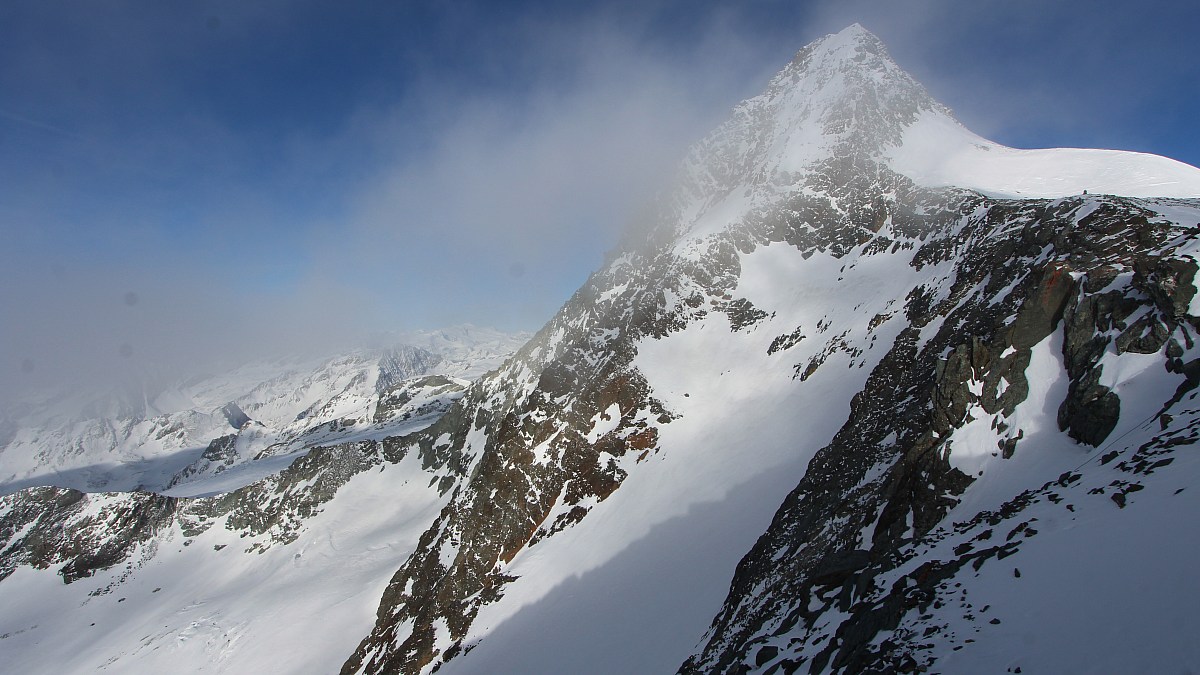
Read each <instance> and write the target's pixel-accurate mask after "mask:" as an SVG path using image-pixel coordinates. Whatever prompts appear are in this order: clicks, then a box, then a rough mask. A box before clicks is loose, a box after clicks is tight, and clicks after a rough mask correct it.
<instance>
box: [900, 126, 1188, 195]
mask: <svg viewBox="0 0 1200 675" xmlns="http://www.w3.org/2000/svg"><path fill="white" fill-rule="evenodd" d="M886 156H887V159H888V162H889V164H890V166H891V167H892V168H893V169H894V170H896V171H898V172H899V173H902V174H904V175H906V176H908V177H909V178H912V179H913V180H914V181H916V182H917V183H919V184H921V185H925V186H928V187H946V186H955V187H962V188H968V189H972V190H978V191H979V192H982V193H984V194H986V195H989V196H993V197H1000V198H1005V197H1010V198H1022V197H1024V198H1030V199H1034V198H1045V199H1053V198H1058V197H1067V196H1070V195H1078V194H1082V193H1084V192H1089V193H1092V194H1113V195H1122V196H1126V197H1200V169H1197V168H1196V167H1194V166H1191V165H1188V164H1184V163H1183V162H1177V161H1175V160H1173V159H1168V158H1166V157H1160V156H1158V155H1150V154H1146V153H1141V152H1128V151H1122V150H1090V149H1080V148H1050V149H1043V150H1018V149H1014V148H1009V147H1005V146H1003V145H1000V144H999V143H993V142H992V141H988V140H985V139H983V138H980V137H979V136H976V135H975V134H973V133H971V132H970V131H968V130H967V129H965V128H964V127H963V126H962V125H961V124H959V123H958V122H957V121H956V120H954V119H953V118H952V117H949V116H948V115H945V114H941V113H939V112H934V111H926V112H923V113H922V114H921V116H920V117H919V118H918V119H917V121H916V122H915V123H913V124H912V125H910V126H909V127H908V128H907V129H906V130H905V132H904V136H903V139H902V140H901V141H900V143H899V144H898V145H896V146H895V147H893V148H890V149H889V150H888V151H887V153H886Z"/></svg>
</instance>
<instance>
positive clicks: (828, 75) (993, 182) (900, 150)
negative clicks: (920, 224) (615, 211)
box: [668, 24, 1200, 250]
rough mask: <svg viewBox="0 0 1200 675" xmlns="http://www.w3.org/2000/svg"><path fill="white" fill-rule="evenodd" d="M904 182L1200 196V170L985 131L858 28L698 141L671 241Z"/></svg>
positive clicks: (798, 64)
mask: <svg viewBox="0 0 1200 675" xmlns="http://www.w3.org/2000/svg"><path fill="white" fill-rule="evenodd" d="M852 176H854V177H856V178H855V179H854V180H850V178H851V177H852ZM906 184H907V185H909V186H914V185H915V186H919V187H927V188H962V189H967V190H973V191H975V192H979V193H982V194H986V195H990V196H997V197H1017V198H1026V197H1032V198H1061V197H1068V196H1072V195H1079V194H1083V193H1085V192H1091V193H1099V194H1115V195H1121V196H1127V197H1176V198H1186V197H1195V196H1198V195H1200V169H1197V168H1195V167H1192V166H1189V165H1187V164H1183V163H1182V162H1177V161H1175V160H1171V159H1167V158H1165V157H1159V156H1157V155H1149V154H1145V153H1136V152H1125V151H1118V150H1080V149H1072V148H1052V149H1040V150H1020V149H1014V148H1009V147H1006V146H1004V145H1001V144H999V143H995V142H993V141H990V140H987V139H985V138H982V137H980V136H978V135H976V134H974V133H972V132H971V131H969V130H968V129H967V128H966V127H964V126H963V125H962V124H961V123H960V122H959V121H958V120H956V119H955V118H954V116H953V114H952V113H951V111H950V110H949V109H948V108H947V107H945V106H944V105H942V104H941V103H939V102H937V101H936V100H934V99H933V98H932V97H931V96H930V95H929V93H928V92H927V91H926V90H925V88H924V87H923V86H922V85H921V84H920V83H919V82H917V81H916V80H915V79H914V78H913V77H912V76H910V75H909V74H908V73H906V72H905V71H904V70H903V69H902V68H901V67H900V66H899V65H897V64H896V62H895V61H893V60H892V58H891V56H889V54H888V51H887V49H886V47H885V46H884V45H883V43H882V42H881V41H880V40H879V39H878V38H877V37H875V36H874V35H873V34H871V33H870V32H869V31H867V30H866V29H865V28H863V27H862V26H860V25H858V24H854V25H851V26H849V27H848V28H846V29H844V30H842V31H841V32H838V33H835V34H831V35H827V36H825V37H823V38H821V39H819V40H816V41H814V42H812V43H811V44H809V45H808V46H806V47H804V48H803V49H801V50H800V51H799V52H798V53H797V54H796V56H795V58H793V59H792V61H791V62H790V63H789V64H788V65H787V66H786V67H784V68H783V69H782V70H781V71H780V72H779V73H778V74H776V75H775V76H774V77H773V78H772V79H771V81H770V83H769V84H768V86H767V88H766V90H765V91H764V92H763V93H762V94H760V95H758V96H755V97H753V98H750V99H747V100H746V101H743V102H742V103H740V104H738V105H737V106H736V107H735V108H734V110H733V113H732V115H731V116H730V118H729V120H728V121H726V122H725V123H724V124H722V125H721V126H720V127H718V128H717V129H716V130H715V131H713V132H712V133H711V134H709V136H708V137H707V138H705V139H704V140H702V141H701V142H700V143H698V144H696V145H695V146H693V148H692V150H691V152H690V153H689V155H688V158H687V160H686V161H685V163H684V168H683V173H682V178H681V180H680V183H679V186H678V188H677V189H676V191H675V192H674V193H673V195H672V197H673V199H672V202H671V205H670V208H671V211H672V213H671V214H670V217H669V218H668V220H670V221H672V223H673V224H674V227H675V231H674V232H673V234H672V236H671V237H669V238H670V239H673V240H675V241H677V242H679V243H680V244H681V246H682V249H687V248H689V247H691V244H689V243H688V242H694V241H696V240H701V239H705V238H706V237H708V236H709V235H712V234H716V233H718V232H721V231H723V230H726V229H728V228H729V227H730V226H735V225H737V224H738V223H740V222H741V221H742V220H743V219H744V217H745V216H746V214H750V213H755V212H758V213H763V212H765V211H768V210H771V209H774V208H777V207H778V205H779V204H781V203H783V202H785V201H787V200H789V199H792V198H793V197H796V196H798V195H809V196H817V197H819V198H830V199H832V201H833V202H835V203H837V202H845V201H846V199H845V198H846V196H847V195H844V194H843V195H835V194H831V193H830V191H829V188H830V186H841V187H845V186H847V185H857V187H856V188H855V189H856V191H857V192H858V193H860V194H865V193H867V192H874V193H884V194H890V193H894V192H895V190H897V189H903V187H904V185H906ZM677 250H680V249H677Z"/></svg>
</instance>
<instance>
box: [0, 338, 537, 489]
mask: <svg viewBox="0 0 1200 675" xmlns="http://www.w3.org/2000/svg"><path fill="white" fill-rule="evenodd" d="M528 338H529V335H528V334H527V333H516V334H508V333H502V332H500V331H496V330H493V329H488V328H478V327H475V326H470V325H464V326H456V327H452V328H446V329H441V330H431V331H414V332H408V333H395V334H389V335H386V336H384V340H385V344H386V345H387V347H385V348H379V349H366V350H357V351H354V352H351V353H348V354H343V355H339V356H333V357H328V356H324V357H319V358H311V357H288V358H277V359H269V360H261V361H255V362H251V363H248V364H245V365H242V366H240V367H238V368H235V369H232V370H231V371H229V372H223V373H217V374H213V375H210V376H205V377H197V378H192V379H191V380H188V381H186V382H180V383H176V384H173V385H170V386H166V387H162V386H160V387H159V388H157V389H155V390H154V391H155V392H156V393H154V394H153V395H152V396H149V397H147V396H145V395H144V393H145V390H144V389H143V390H142V391H135V392H125V391H117V390H114V391H112V392H110V393H109V394H108V395H104V394H97V393H95V392H79V393H77V394H75V395H73V396H46V397H45V399H44V400H42V401H38V402H36V404H35V405H31V406H30V411H29V412H27V413H26V414H24V415H22V416H19V417H18V418H17V419H16V420H15V421H14V422H15V424H16V427H17V428H16V430H15V433H14V436H13V438H12V439H11V440H10V441H8V442H7V445H5V446H0V494H6V493H10V492H15V491H16V490H19V489H21V488H24V487H31V486H39V485H55V486H59V487H69V488H74V489H77V490H83V491H86V492H95V491H117V490H134V489H142V490H152V491H159V492H163V493H166V494H171V495H175V496H191V495H199V494H210V493H214V492H221V491H228V490H232V489H235V488H237V487H241V486H242V485H246V484H249V483H251V482H253V481H255V480H258V479H259V478H262V477H264V476H267V475H270V474H271V473H274V472H277V471H279V470H281V469H283V468H285V467H286V466H287V465H288V464H290V463H291V462H292V461H294V460H295V459H297V458H298V457H301V456H303V454H304V453H305V452H307V450H308V449H310V448H312V447H314V446H316V445H320V444H331V443H342V442H348V441H354V440H366V439H372V438H383V437H386V436H389V435H399V434H403V433H409V432H412V431H415V430H417V429H419V428H421V427H422V426H427V425H428V424H429V423H431V422H432V421H433V418H429V417H428V416H427V417H426V418H424V419H421V418H417V419H408V420H405V421H404V422H402V423H400V424H384V425H380V424H375V423H373V422H374V420H373V415H374V412H375V406H376V403H377V401H378V394H379V392H378V391H377V386H376V385H377V382H378V380H379V378H380V377H381V360H382V359H385V358H386V357H387V355H388V354H389V353H391V351H392V350H393V349H395V348H397V346H401V347H403V348H410V347H416V348H420V349H423V350H426V351H427V352H428V353H429V354H432V355H435V356H436V358H437V359H438V360H437V363H436V365H433V366H431V367H428V368H419V369H417V370H414V371H413V372H411V373H409V376H419V375H424V374H432V373H437V374H441V375H445V376H448V377H450V378H453V379H455V380H457V381H458V382H459V383H461V384H463V385H465V384H467V382H468V381H470V380H472V379H475V378H477V377H479V376H480V375H482V374H484V373H486V372H488V371H490V370H494V369H495V368H497V367H498V366H499V365H500V364H501V363H502V362H503V361H504V359H506V358H508V357H509V356H510V355H511V354H512V353H513V352H514V351H516V350H517V348H519V347H520V346H521V345H522V344H524V342H525V341H526V340H528ZM412 366H414V367H417V366H421V364H420V363H415V364H412ZM230 402H233V403H235V404H236V405H238V406H240V408H241V410H243V411H244V412H245V414H246V415H247V416H248V417H249V418H250V419H251V420H253V421H254V423H253V424H252V426H251V427H249V428H247V429H245V430H242V432H241V433H239V430H237V429H235V428H233V427H232V426H231V425H230V422H229V421H228V420H227V419H226V416H225V415H224V414H223V413H222V412H221V408H222V406H224V405H226V404H227V403H230ZM420 403H421V401H416V402H414V404H413V406H412V407H413V408H417V407H419V404H420ZM347 421H353V422H354V424H353V426H348V425H341V426H338V427H337V428H331V427H330V426H329V423H332V422H339V423H344V422H347ZM422 422H423V423H422ZM322 425H325V426H322ZM234 433H239V438H238V452H239V455H240V457H239V460H238V465H237V466H236V467H222V468H223V469H225V468H229V469H231V470H229V471H223V473H222V475H220V476H210V478H213V479H214V480H213V481H212V484H211V485H199V484H196V485H192V486H191V487H186V488H185V487H176V486H175V485H173V484H172V479H173V478H174V477H175V476H176V475H177V474H178V473H179V472H180V471H182V470H184V469H185V468H187V467H188V466H189V465H191V464H192V463H193V462H196V461H197V460H199V459H200V457H201V453H202V452H203V451H204V449H205V447H206V446H207V445H208V444H209V442H211V441H212V440H213V439H216V438H218V437H221V436H225V435H228V434H234ZM260 455H261V456H262V459H261V460H260V461H257V462H250V461H245V462H243V461H242V460H251V459H253V458H255V457H258V456H260ZM189 482H190V481H189Z"/></svg>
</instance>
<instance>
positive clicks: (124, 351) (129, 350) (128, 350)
mask: <svg viewBox="0 0 1200 675" xmlns="http://www.w3.org/2000/svg"><path fill="white" fill-rule="evenodd" d="M118 351H119V352H120V354H121V357H122V358H126V359H127V358H129V357H131V356H133V345H131V344H129V343H128V342H126V343H124V344H122V345H121V348H120V349H119V350H118Z"/></svg>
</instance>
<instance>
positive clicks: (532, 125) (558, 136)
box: [0, 0, 1200, 382]
mask: <svg viewBox="0 0 1200 675" xmlns="http://www.w3.org/2000/svg"><path fill="white" fill-rule="evenodd" d="M854 21H858V22H861V23H862V24H864V25H865V26H866V27H867V28H868V29H870V30H872V31H873V32H875V33H876V34H877V35H879V36H880V37H881V38H882V39H883V40H884V42H885V43H887V44H888V46H889V48H890V49H891V51H892V54H893V57H894V58H895V59H896V60H897V62H899V63H900V65H901V66H903V67H904V68H906V69H907V70H908V71H909V72H910V73H912V74H913V75H914V76H916V77H917V79H919V80H921V81H922V82H923V83H924V84H925V85H926V86H927V87H928V88H929V89H930V91H931V92H932V93H933V94H934V96H935V97H936V98H938V99H939V100H941V101H942V102H943V103H945V104H947V105H949V106H950V107H951V108H952V109H954V110H955V112H956V114H957V115H958V117H959V119H960V120H961V121H962V122H964V124H966V125H967V126H968V127H970V128H972V129H973V130H975V131H976V132H978V133H981V134H982V135H984V136H987V137H989V138H992V139H994V140H997V141H999V142H1002V143H1005V144H1008V145H1013V146H1017V147H1045V146H1082V147H1109V148H1121V149H1130V150H1139V151H1144V152H1153V153H1158V154H1163V155H1167V156H1170V157H1173V158H1175V159H1179V160H1182V161H1185V162H1188V163H1191V164H1194V165H1195V164H1200V134H1197V133H1196V132H1195V128H1194V117H1195V111H1196V110H1197V107H1198V106H1197V103H1198V98H1200V87H1198V86H1197V85H1198V84H1200V66H1198V65H1197V64H1200V48H1198V47H1197V44H1198V43H1200V41H1197V40H1196V39H1195V33H1196V31H1197V29H1200V9H1197V8H1196V6H1195V3H1190V2H1188V3H1185V2H1179V3H1167V2H1143V3H1136V4H1134V3H1124V2H1111V1H1104V2H1087V3H1085V2H1058V3H1051V2H1033V1H1030V0H1008V1H1005V2H1000V1H992V0H984V1H981V2H972V3H964V2H951V1H949V0H944V1H943V0H921V1H913V2H905V1H899V2H863V1H850V2H796V1H793V2H781V1H776V0H747V1H745V2H737V3H734V2H711V1H704V0H643V1H641V2H632V1H629V2H626V1H611V2H599V3H588V4H585V3H554V2H535V1H532V0H530V1H527V2H507V3H501V2H423V1H413V2H336V3H335V2H309V1H303V0H299V1H296V2H283V1H281V0H262V1H259V2H253V3H248V2H226V1H222V0H211V1H205V2H168V3H163V2H150V1H143V2H121V1H119V0H114V1H112V2H103V3H100V2H85V1H83V0H78V1H75V2H59V1H55V0H39V1H36V2H32V1H27V0H12V1H10V2H5V3H3V4H0V236H2V240H3V242H4V244H3V246H2V247H0V269H2V271H0V284H2V286H3V288H2V289H0V340H2V341H3V342H2V344H0V368H2V369H3V371H2V373H3V374H0V379H6V380H7V381H9V382H18V381H19V380H20V378H22V377H28V376H30V373H29V371H30V370H35V371H37V372H40V373H43V374H44V373H50V372H57V375H58V376H59V377H63V376H64V375H63V373H67V374H68V375H66V377H70V376H75V375H79V374H80V373H83V372H84V371H85V370H88V369H91V368H93V367H94V366H96V367H97V368H98V366H97V365H96V364H102V363H107V364H115V367H121V368H128V367H130V366H131V364H132V363H133V362H135V361H136V362H138V363H141V362H142V361H141V360H142V359H145V360H146V362H156V363H159V364H163V363H190V362H195V361H198V360H203V359H205V358H209V357H212V356H213V355H238V356H240V355H242V354H249V353H253V352H255V351H258V352H271V351H277V350H283V349H292V348H297V347H299V346H305V345H314V344H322V345H324V344H328V343H333V342H341V343H346V342H352V341H354V340H358V339H362V336H363V335H367V334H370V333H372V332H374V331H379V330H387V329H405V328H421V327H435V326H439V325H446V324H452V323H459V322H464V321H469V322H473V323H476V324H481V325H494V326H496V327H499V328H502V329H535V328H537V327H538V326H540V325H541V324H542V323H543V322H544V321H545V320H546V319H548V318H549V317H550V316H551V315H552V314H553V312H554V311H555V310H556V309H557V308H558V306H560V305H561V304H562V303H563V302H564V301H565V300H566V299H567V298H568V297H569V295H570V293H571V292H572V291H573V290H574V289H575V288H576V287H577V286H578V285H579V284H580V283H581V282H582V281H583V280H584V279H585V278H586V276H587V274H588V273H589V272H590V271H591V270H593V269H594V268H595V267H596V266H597V265H598V264H599V263H600V261H601V260H602V257H603V254H604V252H605V251H606V250H608V249H609V248H611V247H612V246H613V245H614V244H615V242H616V240H617V237H618V236H619V233H620V231H621V228H622V227H624V226H625V224H626V223H628V222H629V221H630V220H631V219H632V218H634V217H635V214H636V213H637V211H638V208H639V207H640V206H641V205H643V204H644V203H645V202H646V200H647V199H649V197H650V196H651V195H652V193H653V190H654V189H655V188H656V187H659V186H661V184H662V183H663V182H664V181H665V180H666V178H667V176H669V173H670V171H671V168H672V166H673V164H674V162H675V161H677V160H678V158H679V157H680V156H681V154H682V153H683V151H684V149H685V148H686V146H687V144H688V143H690V142H692V141H694V140H697V139H698V138H699V137H700V136H702V135H703V134H704V133H705V132H706V131H707V130H708V129H710V128H711V127H713V126H714V125H715V124H717V123H719V122H720V121H721V120H722V119H723V118H724V116H725V115H726V113H727V112H728V111H729V109H730V108H731V107H732V106H733V105H734V104H736V103H737V101H739V100H741V99H742V98H745V97H748V96H752V95H754V94H756V93H757V92H758V91H759V90H760V89H761V88H762V86H763V85H764V84H765V83H766V81H767V79H768V78H769V77H770V75H771V74H772V73H774V72H775V71H776V70H778V69H779V68H781V67H782V66H783V65H784V64H786V63H787V61H788V60H789V59H790V57H791V55H792V54H793V53H794V52H795V51H796V50H797V49H799V48H800V47H802V46H803V45H804V44H806V43H807V42H809V41H811V40H813V39H815V38H817V37H820V36H821V35H823V34H826V33H829V32H834V31H836V30H839V29H841V28H843V27H844V26H846V25H848V24H849V23H851V22H854ZM130 293H132V294H134V296H136V298H135V299H134V302H128V300H129V299H131V298H133V297H134V296H130ZM126 346H128V347H130V348H129V349H123V348H124V347H126ZM130 352H132V353H133V354H134V357H132V358H133V361H131V360H130V358H131V357H129V354H130ZM122 354H123V355H122ZM139 367H141V366H139ZM97 372H102V369H100V370H97Z"/></svg>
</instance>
